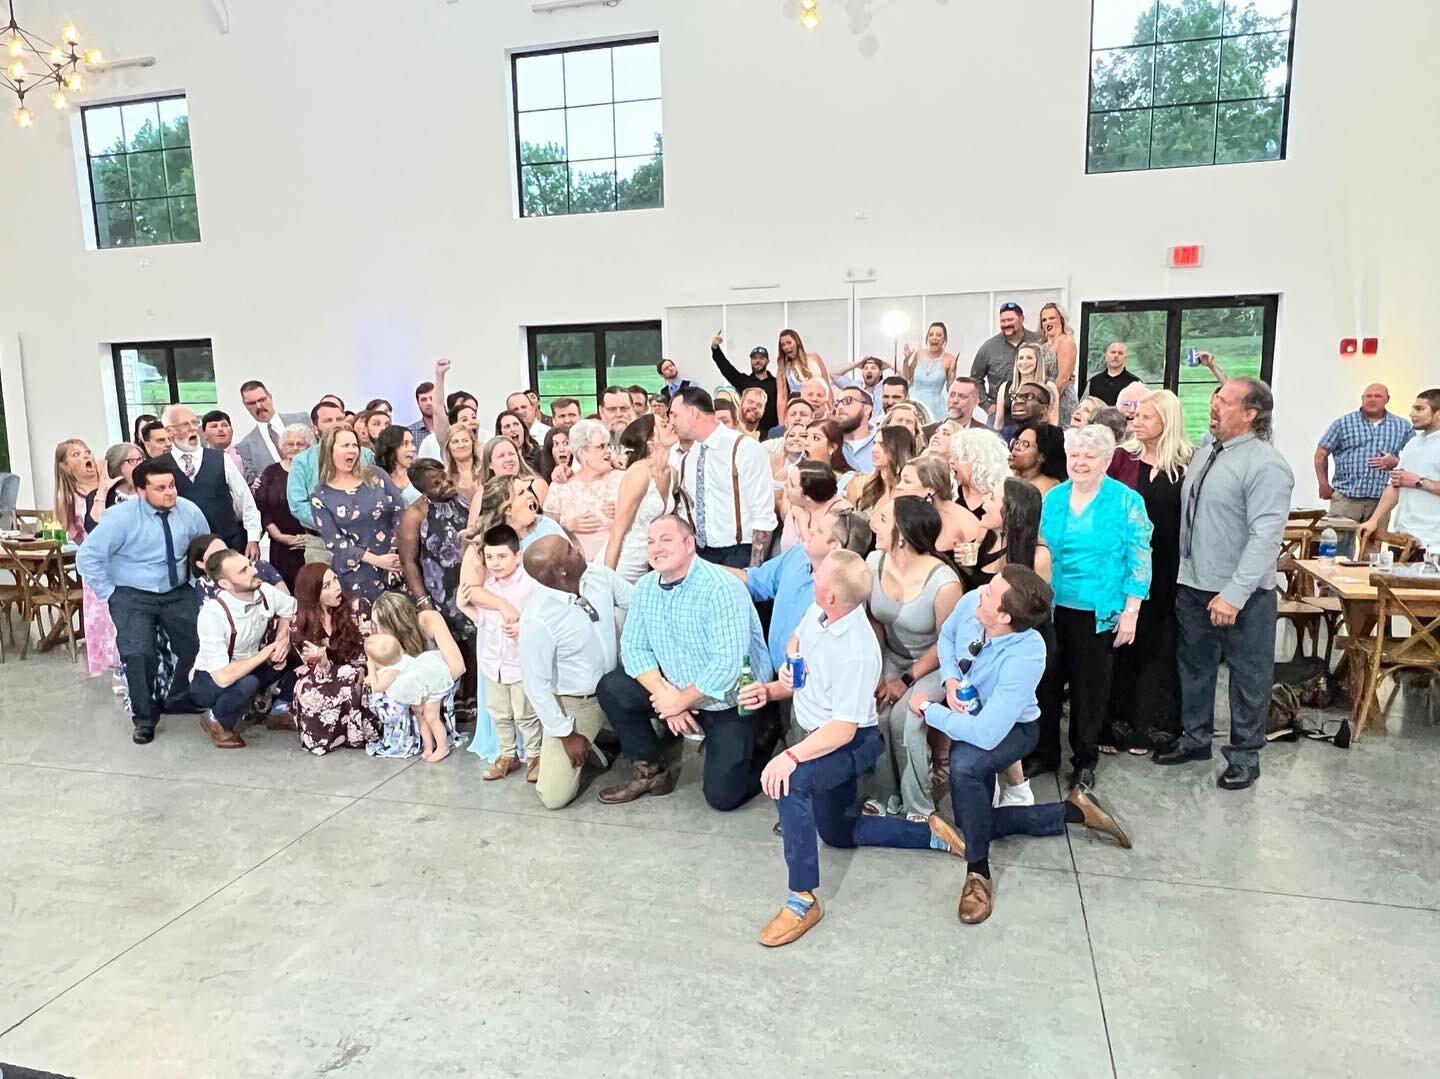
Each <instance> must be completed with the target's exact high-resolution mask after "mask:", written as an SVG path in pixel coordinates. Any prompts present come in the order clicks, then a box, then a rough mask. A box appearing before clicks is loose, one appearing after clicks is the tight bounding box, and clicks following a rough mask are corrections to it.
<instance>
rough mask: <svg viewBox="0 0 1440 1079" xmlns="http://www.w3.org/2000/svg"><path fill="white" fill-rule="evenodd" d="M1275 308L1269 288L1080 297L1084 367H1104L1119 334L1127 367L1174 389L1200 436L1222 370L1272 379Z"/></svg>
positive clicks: (1195, 438) (1189, 426)
mask: <svg viewBox="0 0 1440 1079" xmlns="http://www.w3.org/2000/svg"><path fill="white" fill-rule="evenodd" d="M1279 311H1280V297H1279V296H1275V295H1261V296H1204V297H1199V298H1196V299H1186V300H1107V301H1102V302H1096V303H1086V304H1084V305H1082V306H1081V308H1080V355H1081V356H1082V357H1084V358H1085V374H1086V377H1087V378H1088V377H1089V376H1090V375H1094V374H1098V373H1099V372H1101V371H1104V370H1105V368H1106V364H1105V353H1106V350H1107V349H1108V348H1109V347H1110V344H1111V342H1113V341H1120V342H1123V343H1124V345H1125V348H1126V357H1125V369H1126V370H1127V371H1129V372H1130V373H1131V374H1133V375H1135V376H1136V377H1137V378H1139V379H1140V380H1141V381H1142V382H1144V383H1145V384H1146V385H1148V386H1152V387H1154V388H1155V389H1157V390H1159V389H1166V390H1171V391H1173V392H1174V393H1175V394H1177V395H1178V396H1179V398H1180V407H1181V409H1182V410H1183V411H1184V414H1185V434H1186V435H1187V436H1188V437H1189V439H1190V441H1191V442H1195V443H1198V442H1199V441H1200V440H1201V439H1202V438H1204V437H1205V432H1206V430H1207V428H1208V425H1209V420H1210V395H1211V394H1213V393H1214V392H1215V390H1216V389H1217V388H1218V386H1219V374H1220V373H1221V372H1223V373H1224V374H1225V376H1226V377H1228V378H1235V377H1238V376H1241V375H1244V376H1248V377H1250V378H1262V379H1264V380H1265V381H1266V382H1269V381H1270V376H1271V371H1272V370H1273V367H1274V362H1275V325H1276V322H1277V319H1278V315H1279ZM1192 352H1193V353H1194V354H1195V362H1193V363H1192V362H1191V353H1192ZM1201 353H1209V354H1210V355H1211V356H1214V357H1215V363H1216V365H1217V366H1218V368H1219V371H1217V370H1215V369H1214V368H1211V367H1210V366H1208V365H1207V364H1205V363H1202V362H1200V354H1201Z"/></svg>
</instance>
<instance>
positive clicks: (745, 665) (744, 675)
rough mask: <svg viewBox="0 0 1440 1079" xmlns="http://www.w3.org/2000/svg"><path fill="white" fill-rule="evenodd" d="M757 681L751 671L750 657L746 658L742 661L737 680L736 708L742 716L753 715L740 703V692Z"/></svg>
mask: <svg viewBox="0 0 1440 1079" xmlns="http://www.w3.org/2000/svg"><path fill="white" fill-rule="evenodd" d="M754 681H755V672H754V671H752V670H751V669H750V657H749V656H744V657H742V658H741V660H740V677H739V678H737V679H735V697H736V702H735V707H736V710H737V711H738V712H739V713H740V714H741V715H742V716H748V715H750V714H751V710H750V709H749V708H746V707H745V706H744V705H743V704H741V703H740V702H739V697H740V691H741V690H742V689H744V688H745V687H746V686H748V685H750V684H751V683H752V682H754Z"/></svg>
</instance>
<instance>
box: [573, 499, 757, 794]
mask: <svg viewBox="0 0 1440 1079" xmlns="http://www.w3.org/2000/svg"><path fill="white" fill-rule="evenodd" d="M646 553H647V555H648V556H649V559H650V565H652V566H653V567H655V570H654V572H653V573H649V574H646V575H645V576H644V577H642V578H641V579H640V580H639V581H638V582H637V583H636V585H635V591H634V593H633V594H632V595H631V598H630V613H629V615H628V617H627V618H626V620H625V632H624V633H623V635H622V636H621V638H620V658H621V667H620V668H619V669H617V670H614V671H611V672H610V673H609V674H607V675H605V676H604V677H603V678H602V679H600V684H599V685H598V686H597V687H596V689H595V695H596V696H597V697H598V698H599V700H600V707H601V708H602V709H604V711H605V715H606V717H607V718H608V719H609V720H610V725H611V726H612V727H614V728H615V733H616V734H617V735H618V736H619V738H620V748H621V751H622V752H623V753H624V754H625V756H627V757H629V758H630V760H631V761H632V762H634V768H633V770H632V773H631V776H630V779H629V780H627V781H626V782H625V783H622V784H620V785H619V786H616V787H611V788H609V789H607V790H603V791H601V792H600V801H602V802H604V803H605V804H607V805H617V804H619V803H621V802H632V801H634V800H635V799H636V798H639V797H640V796H641V795H645V794H657V795H658V794H669V793H670V792H671V791H672V790H674V789H675V780H676V778H677V772H676V771H670V770H669V769H667V768H666V767H665V762H664V760H663V758H662V754H661V746H660V739H659V737H658V736H657V735H656V733H655V727H654V725H653V723H652V718H653V717H656V716H658V717H659V718H660V719H661V720H663V721H664V722H665V725H666V726H667V727H669V728H670V730H671V732H672V733H674V734H692V735H693V734H703V735H704V736H705V775H704V779H703V780H702V787H703V789H704V793H705V801H707V802H708V803H709V804H710V805H711V806H713V807H714V808H715V809H719V810H730V809H737V808H739V807H740V806H742V805H744V804H745V803H746V802H748V801H749V800H750V799H751V798H753V797H754V796H755V795H756V794H757V793H758V792H759V790H760V773H761V772H762V771H763V770H764V768H765V764H766V762H767V761H768V760H769V758H770V754H771V751H772V750H773V749H774V747H775V743H776V741H777V740H778V738H779V733H780V731H779V724H778V723H777V722H776V720H775V718H774V714H773V709H771V708H769V707H766V708H763V709H761V710H759V711H757V712H755V713H752V714H746V715H742V714H741V713H740V711H739V710H738V708H737V706H736V681H737V680H738V678H739V676H740V667H741V662H742V660H743V659H744V658H745V657H747V656H748V657H749V659H750V668H751V671H752V672H753V673H754V675H755V678H756V679H757V680H760V681H768V680H769V679H770V678H771V677H772V676H773V674H774V672H773V671H772V670H771V663H770V654H769V651H768V649H767V648H766V646H765V635H764V632H763V631H762V630H761V628H760V619H759V617H758V616H757V615H756V613H755V605H754V604H753V603H752V602H751V601H750V593H749V592H748V591H747V590H746V588H745V585H744V584H743V583H741V581H740V579H739V578H738V577H736V576H734V575H732V574H730V573H729V572H727V571H726V570H724V569H723V568H721V567H720V566H716V565H712V564H711V563H709V562H706V561H705V560H704V559H703V558H699V557H697V556H696V553H695V533H694V531H693V530H692V529H691V527H690V526H689V525H688V524H686V523H685V522H684V521H682V520H680V519H679V518H678V517H671V516H666V517H657V518H656V519H655V521H654V522H653V523H652V524H651V525H650V532H649V535H648V537H647V539H646Z"/></svg>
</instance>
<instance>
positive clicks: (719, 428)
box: [700, 423, 738, 450]
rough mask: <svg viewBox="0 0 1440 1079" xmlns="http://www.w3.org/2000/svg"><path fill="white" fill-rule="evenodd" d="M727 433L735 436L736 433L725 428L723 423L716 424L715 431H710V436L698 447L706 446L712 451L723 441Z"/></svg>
mask: <svg viewBox="0 0 1440 1079" xmlns="http://www.w3.org/2000/svg"><path fill="white" fill-rule="evenodd" d="M727 433H729V434H737V433H738V432H735V431H731V430H730V428H728V427H726V426H725V425H724V424H723V423H716V424H715V430H713V431H711V432H710V434H709V435H708V436H706V438H705V440H704V441H703V442H701V443H700V445H702V446H706V447H708V448H710V449H712V450H713V449H715V448H716V447H718V446H719V445H720V444H721V443H722V442H724V441H725V435H726V434H727Z"/></svg>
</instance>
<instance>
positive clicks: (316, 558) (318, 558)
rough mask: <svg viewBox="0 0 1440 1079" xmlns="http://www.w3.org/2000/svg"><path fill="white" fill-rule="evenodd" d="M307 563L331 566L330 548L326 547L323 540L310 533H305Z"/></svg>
mask: <svg viewBox="0 0 1440 1079" xmlns="http://www.w3.org/2000/svg"><path fill="white" fill-rule="evenodd" d="M305 561H306V562H307V563H310V562H321V563H324V564H325V565H327V566H328V565H329V564H330V548H329V547H326V546H325V541H324V540H323V539H321V538H320V537H319V536H316V535H314V534H313V533H310V532H306V533H305Z"/></svg>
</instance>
